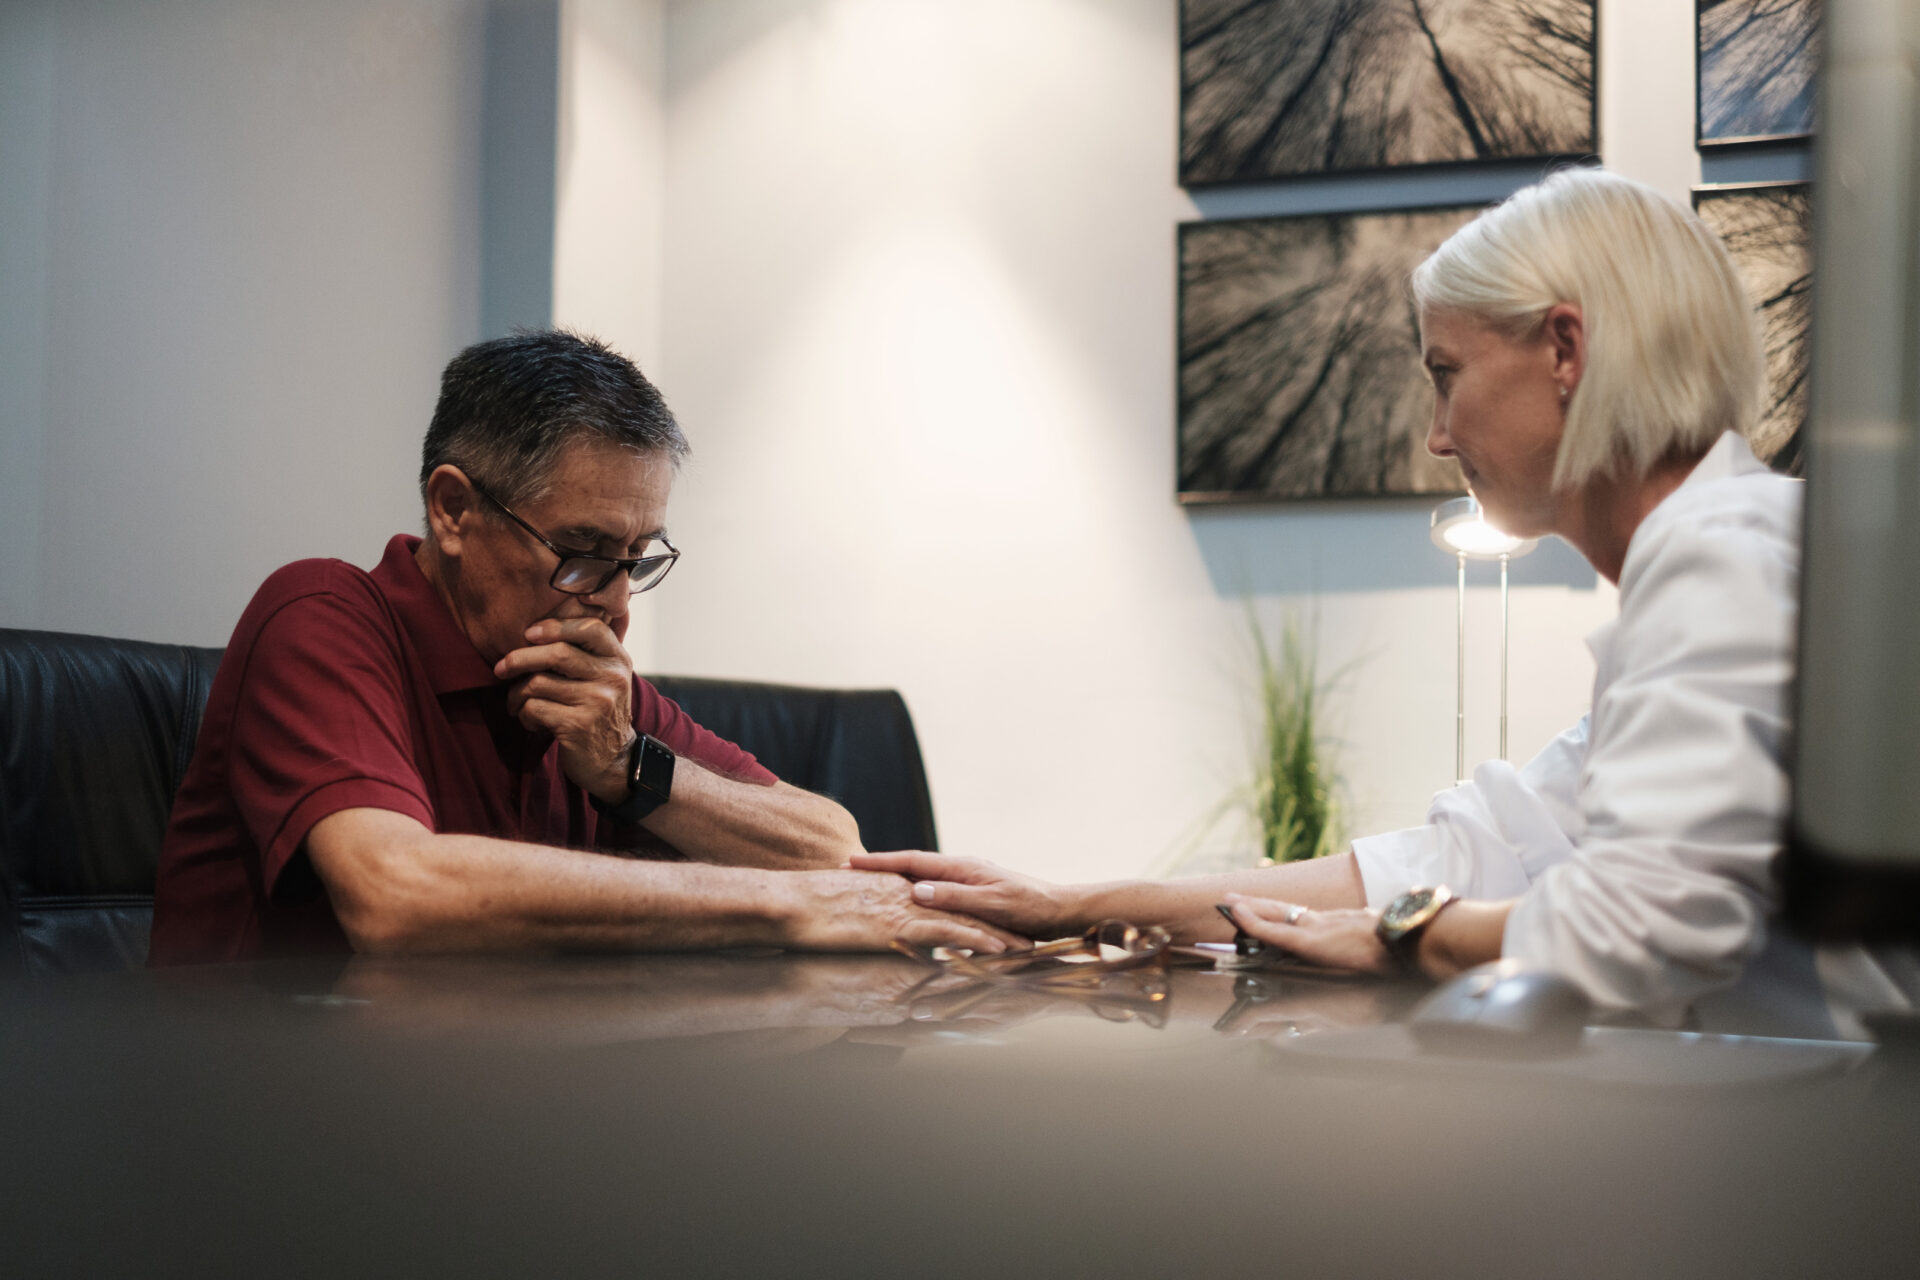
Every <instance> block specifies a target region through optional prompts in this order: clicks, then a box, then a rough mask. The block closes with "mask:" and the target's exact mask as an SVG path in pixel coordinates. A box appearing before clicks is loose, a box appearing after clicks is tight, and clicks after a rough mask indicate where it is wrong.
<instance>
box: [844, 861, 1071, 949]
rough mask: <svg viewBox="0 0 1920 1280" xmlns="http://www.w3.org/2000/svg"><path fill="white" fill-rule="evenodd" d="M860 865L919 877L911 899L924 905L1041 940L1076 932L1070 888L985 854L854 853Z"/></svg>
mask: <svg viewBox="0 0 1920 1280" xmlns="http://www.w3.org/2000/svg"><path fill="white" fill-rule="evenodd" d="M849 865H850V866H852V867H853V868H854V869H855V870H856V871H891V872H894V873H895V874H897V875H903V876H906V877H907V878H908V879H910V880H913V881H914V882H915V884H914V886H913V900H914V901H915V902H917V903H918V904H919V905H921V906H923V907H931V908H934V909H935V910H939V911H952V912H957V913H959V914H962V915H969V916H973V917H974V918H975V919H978V920H985V921H986V922H988V923H989V924H997V925H999V926H1001V927H1002V928H1005V929H1011V930H1012V931H1013V932H1015V933H1018V934H1024V935H1025V936H1027V937H1029V938H1033V939H1036V940H1038V941H1046V940H1047V939H1050V938H1058V937H1061V936H1062V935H1065V934H1069V933H1076V932H1078V931H1079V930H1080V929H1081V928H1082V927H1083V926H1082V924H1081V923H1080V922H1079V921H1078V920H1076V919H1074V918H1072V911H1071V907H1070V904H1069V902H1068V899H1069V896H1070V895H1069V892H1068V890H1067V889H1066V888H1064V887H1063V886H1061V885H1056V884H1048V883H1047V882H1046V881H1044V880H1036V879H1034V878H1033V877H1032V876H1023V875H1020V874H1019V873H1017V872H1013V871H1009V870H1007V869H1006V868H1005V867H997V866H995V865H994V864H993V863H991V862H988V861H986V860H985V859H984V858H961V857H955V856H953V855H951V854H944V853H856V854H854V855H853V859H852V861H851V863H849Z"/></svg>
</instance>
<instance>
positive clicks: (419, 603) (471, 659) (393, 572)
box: [372, 533, 500, 694]
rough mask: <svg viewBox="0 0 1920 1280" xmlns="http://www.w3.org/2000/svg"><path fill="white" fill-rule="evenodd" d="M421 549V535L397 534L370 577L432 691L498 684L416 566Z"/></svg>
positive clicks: (453, 690)
mask: <svg viewBox="0 0 1920 1280" xmlns="http://www.w3.org/2000/svg"><path fill="white" fill-rule="evenodd" d="M419 548H420V539H418V538H416V537H414V536H413V535H412V534H410V533H396V534H395V535H394V536H393V538H392V540H391V541H389V542H388V543H387V552H386V554H385V555H383V556H381V557H380V563H379V565H377V566H376V567H375V568H374V570H373V574H372V577H373V581H374V584H375V585H376V586H378V587H379V588H380V593H381V594H382V595H384V596H386V598H387V603H388V604H390V605H392V606H393V611H394V613H395V614H396V615H398V617H399V619H400V625H401V626H403V627H405V628H406V631H407V635H408V636H409V637H410V638H411V639H412V640H413V647H414V651H415V652H416V653H418V654H419V655H420V662H421V665H422V666H424V667H426V669H427V679H428V681H429V682H431V683H432V685H433V691H434V693H436V694H441V693H454V692H456V691H458V690H462V689H483V688H490V687H492V686H494V685H497V684H498V683H500V682H499V680H497V679H496V678H495V677H494V674H493V668H492V667H491V666H489V665H487V660H486V659H485V658H483V657H481V656H480V651H479V650H478V649H476V648H474V647H473V641H471V640H469V639H467V635H466V632H464V631H462V630H461V629H460V624H459V623H457V622H455V621H454V617H453V614H452V613H451V612H449V611H448V609H447V604H446V601H444V600H442V599H441V598H440V593H439V592H438V591H435V590H434V589H433V584H432V583H431V582H428V581H427V575H426V574H424V573H422V572H420V564H419V562H418V561H416V560H415V559H414V558H413V557H414V552H416V551H417V550H419Z"/></svg>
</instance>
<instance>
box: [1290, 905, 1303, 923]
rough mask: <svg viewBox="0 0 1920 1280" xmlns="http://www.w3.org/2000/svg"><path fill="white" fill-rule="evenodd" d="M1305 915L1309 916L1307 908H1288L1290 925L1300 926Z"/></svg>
mask: <svg viewBox="0 0 1920 1280" xmlns="http://www.w3.org/2000/svg"><path fill="white" fill-rule="evenodd" d="M1305 914H1307V909H1306V908H1305V907H1302V906H1297V905H1296V906H1291V907H1288V908H1287V923H1288V924H1299V923H1300V917H1301V916H1303V915H1305Z"/></svg>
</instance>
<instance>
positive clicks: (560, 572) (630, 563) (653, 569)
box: [467, 476, 680, 596]
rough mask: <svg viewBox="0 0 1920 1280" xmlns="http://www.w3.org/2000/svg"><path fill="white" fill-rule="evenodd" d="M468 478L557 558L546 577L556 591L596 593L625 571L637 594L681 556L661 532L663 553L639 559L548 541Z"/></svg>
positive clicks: (657, 581) (652, 584)
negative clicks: (591, 553)
mask: <svg viewBox="0 0 1920 1280" xmlns="http://www.w3.org/2000/svg"><path fill="white" fill-rule="evenodd" d="M467 479H468V480H469V481H470V482H472V484H473V491H474V492H475V493H477V494H479V495H480V496H481V497H483V498H485V499H486V500H487V501H488V502H491V503H492V504H493V505H494V506H496V507H498V508H500V510H501V511H502V512H504V513H505V514H506V517H507V519H509V520H511V521H513V522H514V523H515V524H517V525H519V526H520V527H521V528H522V529H525V530H526V531H527V532H528V533H530V534H532V535H533V538H534V541H536V542H538V543H539V544H540V545H541V546H543V547H545V548H546V549H547V550H549V551H551V552H553V554H554V555H556V556H558V557H559V558H560V564H559V567H557V568H556V569H554V571H553V576H552V577H551V578H549V579H547V585H548V586H550V587H552V588H553V589H554V590H555V591H564V592H566V593H567V594H568V595H571V596H593V595H599V594H600V593H601V592H602V591H605V590H606V589H607V584H608V583H609V582H612V581H613V580H614V578H615V576H617V575H619V574H622V573H624V574H626V575H627V594H629V595H636V596H637V595H639V594H640V593H641V592H642V591H651V590H653V588H655V587H657V586H659V585H660V580H661V579H662V578H665V577H666V576H667V571H668V570H669V569H671V568H673V562H674V561H675V560H678V559H679V558H680V549H679V548H678V547H676V546H674V545H673V544H672V543H671V542H668V541H667V540H666V538H665V536H664V535H663V536H662V537H661V538H660V545H661V546H663V547H665V548H666V549H667V553H666V554H665V555H663V556H641V557H640V558H639V559H638V560H617V559H614V558H613V557H611V556H586V555H581V554H580V553H579V552H578V551H567V550H565V549H563V548H561V547H556V546H554V545H553V544H552V543H551V542H548V541H547V540H546V538H545V537H544V536H542V535H541V533H540V531H539V530H538V529H536V528H534V527H533V526H532V525H530V524H528V523H527V522H526V521H525V520H522V519H521V518H520V517H519V516H517V515H515V514H513V510H512V509H511V508H510V507H508V506H507V504H506V503H504V502H502V501H500V499H498V498H496V497H494V496H493V495H492V494H490V493H488V492H487V491H486V490H485V489H483V488H481V487H480V483H479V482H478V481H476V480H474V479H473V477H472V476H468V477H467Z"/></svg>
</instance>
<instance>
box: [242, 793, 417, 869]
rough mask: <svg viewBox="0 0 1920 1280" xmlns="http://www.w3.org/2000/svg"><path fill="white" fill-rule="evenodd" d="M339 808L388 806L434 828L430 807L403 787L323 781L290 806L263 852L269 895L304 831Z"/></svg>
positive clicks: (303, 837) (262, 866) (261, 860)
mask: <svg viewBox="0 0 1920 1280" xmlns="http://www.w3.org/2000/svg"><path fill="white" fill-rule="evenodd" d="M342 809H387V810H390V811H391V812H394V813H400V814H405V815H406V816H407V817H409V818H412V819H413V820H414V821H416V822H418V823H419V824H420V825H421V826H423V827H425V828H427V829H428V830H429V831H431V830H433V829H434V818H433V809H432V807H431V806H430V805H428V804H427V802H426V801H425V800H423V799H422V798H421V797H419V796H418V795H415V794H414V793H413V792H412V791H409V790H408V789H407V788H405V787H402V786H399V785H397V784H395V783H391V782H385V781H382V780H381V779H379V778H341V779H339V780H337V781H334V782H329V783H326V784H325V785H323V786H320V787H317V788H315V789H314V790H313V791H311V792H308V793H307V795H306V797H305V798H304V799H302V800H301V801H300V803H298V804H296V805H294V806H293V808H292V810H291V811H290V812H289V813H288V814H287V817H286V820H285V821H283V822H282V823H281V824H280V829H279V830H278V831H277V832H275V833H274V837H273V839H272V840H271V841H269V842H268V844H267V846H266V848H265V849H264V850H263V851H262V853H261V859H260V862H261V868H260V869H261V874H262V876H263V880H264V885H265V888H266V891H267V894H268V896H269V897H273V896H274V893H275V890H276V889H277V888H279V886H280V878H281V875H282V873H284V872H285V871H286V869H287V864H288V863H290V862H292V861H293V857H294V855H295V854H296V853H298V852H299V851H300V845H301V842H302V841H304V840H305V839H306V838H307V833H308V832H310V831H312V830H313V828H314V827H315V826H316V825H317V824H318V823H319V821H320V819H322V818H324V817H327V816H328V815H330V814H335V813H338V812H340V811H341V810H342Z"/></svg>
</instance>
